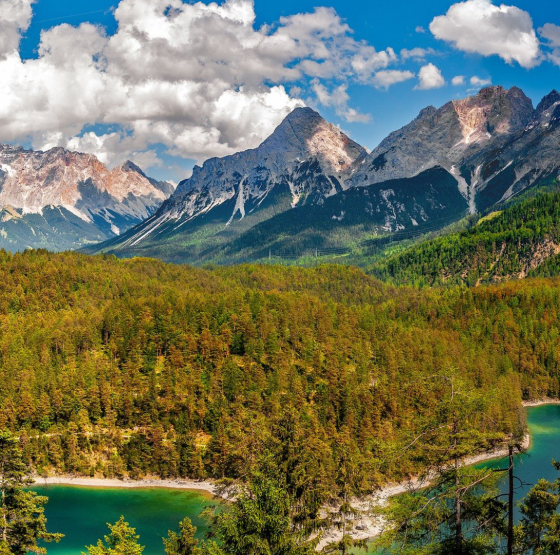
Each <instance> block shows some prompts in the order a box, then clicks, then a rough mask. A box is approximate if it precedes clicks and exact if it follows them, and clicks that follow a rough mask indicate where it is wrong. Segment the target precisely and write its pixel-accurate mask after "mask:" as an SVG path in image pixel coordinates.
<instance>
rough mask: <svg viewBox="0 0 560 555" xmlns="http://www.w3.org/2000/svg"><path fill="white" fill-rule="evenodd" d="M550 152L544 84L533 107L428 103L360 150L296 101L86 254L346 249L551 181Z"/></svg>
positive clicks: (559, 114)
mask: <svg viewBox="0 0 560 555" xmlns="http://www.w3.org/2000/svg"><path fill="white" fill-rule="evenodd" d="M559 153H560V94H558V93H557V92H556V91H553V92H552V93H550V94H549V95H548V96H547V97H545V98H544V99H543V100H542V101H541V102H540V103H539V105H538V106H537V109H536V110H535V109H533V105H532V102H531V100H530V99H529V98H528V97H527V96H525V94H524V93H523V91H521V90H520V89H518V88H516V87H513V88H511V89H509V90H506V89H504V88H503V87H488V88H485V89H482V90H481V91H480V92H479V93H478V94H476V95H474V96H471V97H469V98H466V99H463V100H456V101H452V102H448V103H447V104H445V105H444V106H442V107H441V108H439V109H436V108H433V107H428V108H426V109H424V110H422V112H421V113H420V115H419V116H418V117H417V118H416V119H415V120H414V121H412V122H411V123H410V124H408V125H406V126H405V127H403V128H402V129H400V130H399V131H395V132H394V133H391V134H390V135H389V136H388V137H387V138H386V139H385V140H384V141H382V143H381V144H380V145H379V146H378V147H377V148H376V149H375V150H374V151H373V152H371V153H370V154H368V153H367V152H366V151H365V149H363V148H361V147H359V146H358V145H357V144H356V143H354V142H352V141H351V140H350V139H348V137H346V136H345V135H344V134H343V133H342V132H341V131H340V130H339V129H337V128H336V127H334V126H332V125H330V124H328V123H327V122H326V121H325V120H323V119H322V118H321V117H320V116H319V114H317V113H316V112H314V111H313V110H310V109H309V108H303V109H302V108H299V109H296V110H295V111H294V112H293V113H292V114H290V115H289V116H288V117H287V118H286V119H285V120H284V122H282V124H281V125H280V126H279V127H278V128H277V129H276V131H275V132H274V133H273V134H272V135H271V136H270V137H269V138H268V139H267V140H266V141H264V142H263V143H262V144H261V146H260V147H258V148H257V149H254V150H249V151H246V152H241V153H238V154H235V155H233V156H228V157H225V158H219V159H218V158H213V159H211V160H208V161H207V162H206V163H205V164H204V165H203V167H202V168H199V167H197V168H195V170H194V172H193V175H192V177H191V178H189V179H187V180H185V181H183V182H182V183H181V184H180V185H179V187H178V188H177V191H176V192H175V193H174V194H173V195H172V197H171V198H170V199H169V200H168V201H167V202H165V203H164V204H163V205H162V206H161V208H160V209H159V210H158V212H157V213H156V214H155V215H154V216H153V217H151V218H149V219H148V220H146V221H145V222H143V223H142V224H140V225H139V226H137V227H135V228H134V229H132V230H131V231H130V232H128V233H126V234H124V235H123V236H121V237H118V238H116V239H114V240H112V241H110V242H108V243H106V244H104V245H102V246H101V247H99V248H97V247H96V248H95V249H92V252H93V251H97V250H102V251H105V252H114V253H116V254H118V255H119V256H134V255H147V256H156V257H160V258H162V259H164V260H168V261H175V262H185V261H186V262H191V263H201V262H204V261H217V262H226V263H228V262H231V261H234V260H254V259H258V258H260V257H262V256H263V254H264V255H266V251H268V253H269V254H270V253H271V251H272V250H282V249H295V250H296V251H297V250H298V249H300V250H301V249H305V248H323V247H325V248H329V249H330V248H334V247H335V245H340V244H341V243H342V246H343V247H344V248H349V247H351V246H354V245H356V244H358V243H359V242H360V241H363V240H365V239H367V238H371V236H372V235H374V236H379V235H380V234H383V235H387V234H394V233H397V232H402V231H403V230H404V231H406V230H410V231H412V232H414V231H416V228H418V231H419V230H420V229H422V228H423V227H431V226H437V225H438V222H441V221H443V220H445V221H446V223H450V220H449V218H450V217H456V219H458V218H460V217H462V216H463V214H464V212H465V210H466V209H468V211H469V212H470V213H471V214H475V213H477V212H482V211H484V210H486V209H488V208H489V207H491V206H493V205H495V204H496V203H500V202H505V201H507V200H508V199H511V198H513V197H515V196H516V195H518V194H519V193H520V192H522V191H524V190H525V189H528V188H531V187H533V186H535V185H537V184H539V183H542V182H543V181H544V180H550V179H554V178H556V177H557V176H558V175H559V174H560V157H559V156H558V155H559ZM434 175H437V176H438V177H437V179H436V181H438V182H439V181H441V183H443V182H446V183H447V184H449V183H451V184H452V188H454V189H455V190H454V192H453V194H452V195H451V193H450V187H449V186H448V185H446V186H445V187H443V188H441V189H440V188H439V186H436V187H435V188H434V187H432V186H433V185H434V183H433V182H432V177H433V176H434ZM425 178H427V180H426V181H424V179H425ZM394 187H396V189H394ZM360 189H364V191H362V192H354V191H359V190H360ZM365 191H367V192H365ZM440 193H441V194H443V195H444V196H443V197H442V198H438V195H439V194H440ZM393 196H394V198H393ZM366 207H368V208H367V209H366ZM303 208H305V209H303ZM440 227H441V226H440Z"/></svg>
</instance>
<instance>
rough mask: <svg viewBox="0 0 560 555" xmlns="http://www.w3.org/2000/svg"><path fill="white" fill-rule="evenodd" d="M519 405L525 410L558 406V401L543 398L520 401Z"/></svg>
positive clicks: (559, 403) (559, 400)
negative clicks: (544, 406)
mask: <svg viewBox="0 0 560 555" xmlns="http://www.w3.org/2000/svg"><path fill="white" fill-rule="evenodd" d="M521 404H522V405H523V406H524V407H526V408H531V407H542V406H543V405H560V399H553V398H552V397H544V398H542V399H535V400H534V401H521Z"/></svg>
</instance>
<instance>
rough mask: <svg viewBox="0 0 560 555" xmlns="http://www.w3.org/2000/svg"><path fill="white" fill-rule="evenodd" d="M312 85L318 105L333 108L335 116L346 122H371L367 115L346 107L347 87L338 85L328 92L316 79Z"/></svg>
mask: <svg viewBox="0 0 560 555" xmlns="http://www.w3.org/2000/svg"><path fill="white" fill-rule="evenodd" d="M312 85H313V92H314V93H315V95H316V97H317V100H318V101H319V104H322V105H323V106H327V107H331V108H334V109H335V112H336V114H337V115H339V116H341V117H343V118H344V119H345V120H346V121H348V122H359V123H367V122H369V121H371V116H370V115H369V114H362V113H360V112H358V111H357V110H355V109H354V108H350V107H349V106H348V101H349V100H350V95H349V94H348V92H347V89H348V87H347V86H346V85H340V86H338V87H337V88H335V89H334V90H332V91H329V89H327V87H325V85H323V84H322V83H321V82H320V81H319V80H317V79H315V80H314V81H313V83H312Z"/></svg>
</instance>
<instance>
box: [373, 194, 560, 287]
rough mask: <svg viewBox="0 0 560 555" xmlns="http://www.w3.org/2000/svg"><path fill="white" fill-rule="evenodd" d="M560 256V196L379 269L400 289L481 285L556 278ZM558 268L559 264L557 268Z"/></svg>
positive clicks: (525, 204) (513, 209) (494, 215)
mask: <svg viewBox="0 0 560 555" xmlns="http://www.w3.org/2000/svg"><path fill="white" fill-rule="evenodd" d="M559 252H560V193H550V192H549V193H542V194H538V195H536V196H531V197H530V198H528V199H527V200H524V201H522V202H519V203H515V204H513V205H511V206H509V207H506V208H505V209H503V210H501V211H495V212H491V213H489V214H488V215H486V216H485V217H483V218H481V219H480V220H479V221H478V223H477V224H476V225H474V226H473V227H471V228H470V229H468V230H465V231H462V232H460V233H453V234H450V235H446V236H442V237H438V238H437V239H434V240H431V241H427V242H425V243H421V244H420V245H417V246H415V247H413V248H411V249H408V250H405V251H404V252H401V253H399V254H398V255H396V256H394V257H391V258H389V259H388V260H384V261H381V262H380V263H378V264H376V265H375V266H374V267H373V269H372V273H373V275H375V276H376V277H378V278H381V279H383V280H389V281H392V282H394V283H397V284H416V285H443V284H460V283H464V284H467V285H480V284H481V283H488V282H498V281H504V280H508V279H513V278H524V277H527V276H538V275H555V271H554V267H555V263H554V262H553V261H552V260H553V259H554V257H555V255H557V254H558V253H559ZM556 264H557V263H556Z"/></svg>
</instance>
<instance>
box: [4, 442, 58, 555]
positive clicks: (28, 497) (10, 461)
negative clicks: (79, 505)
mask: <svg viewBox="0 0 560 555" xmlns="http://www.w3.org/2000/svg"><path fill="white" fill-rule="evenodd" d="M29 474H30V469H29V467H28V466H27V465H26V464H25V462H24V461H23V458H22V453H21V449H20V447H19V442H18V440H17V438H15V437H13V436H12V435H11V433H10V432H5V431H0V495H1V498H0V553H1V554H2V555H26V554H27V553H38V554H44V553H46V552H47V550H46V549H45V548H44V547H40V546H39V545H38V543H39V542H40V541H43V542H52V541H55V542H59V541H60V540H61V539H62V537H63V536H62V534H51V533H49V532H47V519H46V517H45V512H44V505H45V504H46V503H47V501H48V498H47V497H42V496H39V495H37V494H36V493H35V492H33V491H27V490H26V489H24V488H25V487H26V486H29V485H31V484H32V483H33V480H31V479H30V478H29Z"/></svg>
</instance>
